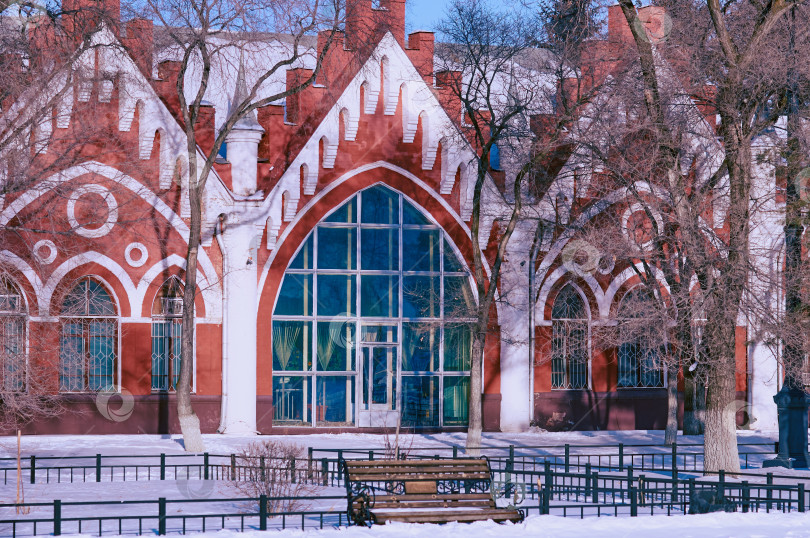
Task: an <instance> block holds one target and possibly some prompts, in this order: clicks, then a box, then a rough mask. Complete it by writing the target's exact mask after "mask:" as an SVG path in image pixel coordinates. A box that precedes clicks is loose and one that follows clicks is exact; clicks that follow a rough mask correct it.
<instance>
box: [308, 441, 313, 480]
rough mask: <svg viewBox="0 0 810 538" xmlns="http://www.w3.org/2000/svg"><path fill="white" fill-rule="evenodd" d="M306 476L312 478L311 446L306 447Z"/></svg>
mask: <svg viewBox="0 0 810 538" xmlns="http://www.w3.org/2000/svg"><path fill="white" fill-rule="evenodd" d="M307 478H309V479H310V480H312V447H311V446H310V447H307Z"/></svg>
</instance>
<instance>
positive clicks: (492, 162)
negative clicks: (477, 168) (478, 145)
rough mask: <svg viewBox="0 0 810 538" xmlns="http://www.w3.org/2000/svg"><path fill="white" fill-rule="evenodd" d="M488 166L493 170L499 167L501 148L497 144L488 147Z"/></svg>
mask: <svg viewBox="0 0 810 538" xmlns="http://www.w3.org/2000/svg"><path fill="white" fill-rule="evenodd" d="M489 167H490V168H492V169H493V170H500V169H501V149H500V148H499V147H498V145H497V144H492V146H491V147H490V149H489Z"/></svg>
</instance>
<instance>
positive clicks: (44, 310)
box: [39, 251, 138, 317]
mask: <svg viewBox="0 0 810 538" xmlns="http://www.w3.org/2000/svg"><path fill="white" fill-rule="evenodd" d="M88 263H95V264H98V265H100V266H102V267H104V268H105V269H107V270H109V271H110V272H111V273H112V274H114V275H115V277H116V278H117V279H118V281H119V282H120V283H121V285H122V286H123V287H124V290H126V292H127V299H128V300H129V308H130V312H131V313H134V312H135V308H137V306H138V305H137V304H136V303H135V298H136V297H137V290H136V289H135V285H134V284H133V283H132V279H130V278H129V275H128V274H127V272H126V271H125V270H124V268H123V267H121V266H120V265H118V264H117V263H116V262H115V261H113V260H111V259H110V258H108V257H107V256H105V255H104V254H101V253H99V252H94V251H90V252H83V253H81V254H77V255H76V256H74V257H72V258H70V259H69V260H67V261H65V262H64V263H62V265H60V266H59V267H57V268H56V269H55V270H54V272H53V273H51V276H50V277H49V278H48V281H47V282H46V283H45V286H44V287H43V288H42V293H41V294H40V300H39V315H40V316H43V317H44V316H48V315H50V309H51V301H52V300H53V294H54V291H56V287H57V286H58V285H59V283H60V282H61V281H62V279H63V278H65V275H67V274H68V273H69V272H70V271H72V270H74V269H76V268H77V267H81V266H82V265H85V264H88ZM86 276H87V277H89V276H92V277H93V278H98V279H99V280H100V281H101V282H103V283H104V285H105V286H107V288H108V291H109V292H110V293H111V294H112V295H113V298H114V299H115V304H116V307H117V308H118V315H119V316H122V313H121V302H120V301H119V299H118V296H117V295H116V294H115V289H114V288H113V287H112V286H110V284H109V282H107V281H106V280H104V279H103V278H101V277H98V276H95V275H82V278H84V277H86Z"/></svg>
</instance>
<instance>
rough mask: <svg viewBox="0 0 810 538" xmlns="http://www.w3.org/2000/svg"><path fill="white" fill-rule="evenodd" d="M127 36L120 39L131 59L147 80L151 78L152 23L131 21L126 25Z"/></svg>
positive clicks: (144, 20)
mask: <svg viewBox="0 0 810 538" xmlns="http://www.w3.org/2000/svg"><path fill="white" fill-rule="evenodd" d="M126 32H127V35H126V37H124V38H123V39H122V41H123V42H124V45H126V47H127V48H128V49H129V52H130V54H131V55H132V59H133V60H135V63H136V64H138V67H140V68H141V71H142V72H143V74H144V75H146V78H147V79H151V78H152V52H153V50H154V28H153V26H152V21H150V20H146V19H133V20H131V21H129V22H128V23H127V25H126Z"/></svg>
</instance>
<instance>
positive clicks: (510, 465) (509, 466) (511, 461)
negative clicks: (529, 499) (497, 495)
mask: <svg viewBox="0 0 810 538" xmlns="http://www.w3.org/2000/svg"><path fill="white" fill-rule="evenodd" d="M514 470H515V445H509V458H508V459H507V460H506V496H507V497H509V496H511V495H512V472H514Z"/></svg>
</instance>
